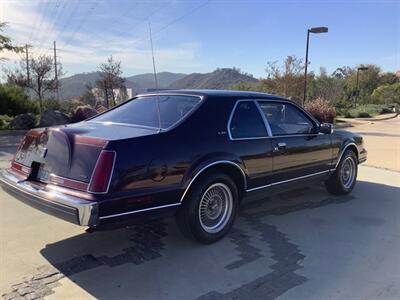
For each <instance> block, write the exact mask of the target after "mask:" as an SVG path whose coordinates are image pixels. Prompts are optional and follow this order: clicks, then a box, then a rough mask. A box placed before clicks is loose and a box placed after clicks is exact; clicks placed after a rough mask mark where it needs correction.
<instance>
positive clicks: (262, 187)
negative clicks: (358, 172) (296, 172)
mask: <svg viewBox="0 0 400 300" xmlns="http://www.w3.org/2000/svg"><path fill="white" fill-rule="evenodd" d="M334 170H335V169H330V170H326V171H321V172H317V173H313V174H308V175H304V176H300V177H296V178H291V179H288V180H283V181H279V182H274V183H270V184H267V185H262V186H258V187H255V188H252V189H248V190H246V192H252V191H256V190H259V189H264V188H267V187H271V186H275V185H279V184H282V183H287V182H291V181H296V180H300V179H304V178H308V177H312V176H316V175H321V174H325V173H328V172H332V171H334Z"/></svg>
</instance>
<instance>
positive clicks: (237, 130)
mask: <svg viewBox="0 0 400 300" xmlns="http://www.w3.org/2000/svg"><path fill="white" fill-rule="evenodd" d="M228 134H229V151H230V152H231V153H235V155H238V156H239V157H240V160H241V161H242V162H243V164H244V166H245V168H246V172H247V189H252V188H256V187H259V186H263V185H267V184H269V183H271V180H272V144H271V139H270V136H269V134H268V131H267V127H266V125H265V122H264V119H263V116H262V114H261V112H260V110H259V108H258V105H257V103H256V101H254V100H237V102H236V104H235V105H234V107H233V110H232V113H231V116H230V118H229V122H228Z"/></svg>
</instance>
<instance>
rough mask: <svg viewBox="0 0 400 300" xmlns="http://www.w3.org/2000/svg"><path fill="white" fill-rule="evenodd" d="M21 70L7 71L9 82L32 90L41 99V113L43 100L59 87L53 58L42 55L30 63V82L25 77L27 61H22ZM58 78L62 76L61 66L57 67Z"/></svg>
mask: <svg viewBox="0 0 400 300" xmlns="http://www.w3.org/2000/svg"><path fill="white" fill-rule="evenodd" d="M20 66H21V67H20V69H16V70H14V71H10V70H8V71H7V82H8V83H9V84H16V85H18V86H21V87H26V88H30V89H31V90H32V91H33V92H34V93H35V94H36V96H37V97H38V99H39V107H40V112H41V113H42V112H43V100H44V98H45V95H46V93H48V92H53V91H55V90H56V89H57V88H58V87H59V81H58V80H56V78H55V73H54V65H53V58H52V57H51V56H46V55H42V56H39V57H38V58H32V59H31V60H30V61H29V67H30V75H31V78H30V81H29V82H28V79H27V78H26V75H25V68H26V66H25V60H22V61H21V64H20ZM57 72H58V76H61V75H62V67H61V64H58V66H57Z"/></svg>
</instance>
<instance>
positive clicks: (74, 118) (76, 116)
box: [70, 105, 98, 123]
mask: <svg viewBox="0 0 400 300" xmlns="http://www.w3.org/2000/svg"><path fill="white" fill-rule="evenodd" d="M97 114H98V112H97V110H95V109H94V108H91V107H90V106H88V105H85V106H78V107H77V108H76V109H75V111H74V112H73V113H72V114H71V115H70V118H71V122H72V123H76V122H80V121H83V120H86V119H88V118H91V117H93V116H95V115H97Z"/></svg>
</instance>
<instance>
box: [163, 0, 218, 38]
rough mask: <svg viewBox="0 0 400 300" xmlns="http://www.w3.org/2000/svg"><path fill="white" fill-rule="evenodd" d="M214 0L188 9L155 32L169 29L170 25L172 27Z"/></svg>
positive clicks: (208, 0)
mask: <svg viewBox="0 0 400 300" xmlns="http://www.w3.org/2000/svg"><path fill="white" fill-rule="evenodd" d="M211 1H212V0H207V1H205V2H203V3H202V4H200V5H198V6H196V7H194V8H193V9H191V10H190V11H188V12H187V13H185V14H184V15H182V16H180V17H178V18H176V19H174V20H172V21H171V22H169V23H168V24H166V25H165V26H163V27H161V28H160V29H159V30H158V31H156V32H155V34H157V33H159V32H161V31H163V30H165V29H167V28H168V27H170V26H171V25H173V24H175V23H177V22H179V21H181V20H182V19H184V18H186V17H187V16H189V15H191V14H193V13H195V12H196V11H198V10H199V9H201V8H203V7H204V6H206V5H207V4H208V3H210V2H211Z"/></svg>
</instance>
